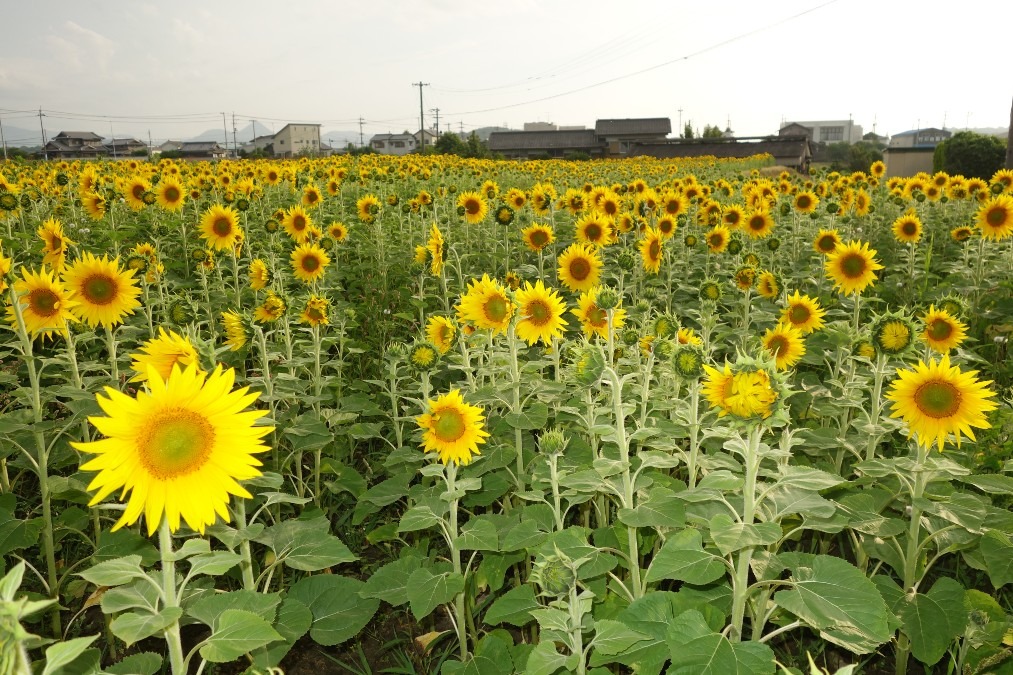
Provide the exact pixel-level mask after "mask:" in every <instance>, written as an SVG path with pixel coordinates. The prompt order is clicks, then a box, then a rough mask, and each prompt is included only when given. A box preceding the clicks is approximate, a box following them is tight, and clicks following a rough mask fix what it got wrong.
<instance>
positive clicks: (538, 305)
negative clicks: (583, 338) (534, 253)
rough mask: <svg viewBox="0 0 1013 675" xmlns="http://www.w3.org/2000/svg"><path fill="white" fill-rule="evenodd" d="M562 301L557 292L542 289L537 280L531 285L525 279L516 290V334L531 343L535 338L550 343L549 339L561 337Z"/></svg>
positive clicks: (539, 281)
mask: <svg viewBox="0 0 1013 675" xmlns="http://www.w3.org/2000/svg"><path fill="white" fill-rule="evenodd" d="M565 311H566V303H565V302H563V299H562V298H560V297H559V294H558V293H557V292H556V291H554V290H552V289H548V288H545V286H544V285H543V284H542V280H541V279H539V280H538V281H537V282H535V285H534V286H532V285H531V282H525V284H524V288H523V289H521V290H519V291H517V315H518V317H520V318H519V320H518V321H517V328H516V330H517V337H519V338H521V339H522V340H524V341H526V342H527V343H528V344H529V345H533V344H535V343H536V342H538V341H539V340H541V341H542V343H543V344H546V345H548V344H551V343H552V338H554V337H562V336H563V327H564V326H566V325H567V324H566V319H564V318H563V313H564V312H565Z"/></svg>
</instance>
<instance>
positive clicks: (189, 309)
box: [169, 298, 197, 326]
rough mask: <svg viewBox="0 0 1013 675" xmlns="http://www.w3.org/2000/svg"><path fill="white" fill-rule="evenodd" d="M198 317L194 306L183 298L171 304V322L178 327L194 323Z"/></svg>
mask: <svg viewBox="0 0 1013 675" xmlns="http://www.w3.org/2000/svg"><path fill="white" fill-rule="evenodd" d="M196 316H197V313H196V312H195V311H194V308H193V306H192V305H191V304H190V303H189V302H188V301H186V300H184V299H183V298H177V299H175V300H173V301H172V302H171V303H169V321H171V322H172V323H174V324H176V325H177V326H183V325H186V324H188V323H192V322H193V321H194V318H195V317H196Z"/></svg>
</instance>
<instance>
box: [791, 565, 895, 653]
mask: <svg viewBox="0 0 1013 675" xmlns="http://www.w3.org/2000/svg"><path fill="white" fill-rule="evenodd" d="M778 558H779V559H780V561H781V562H782V563H784V565H785V566H786V567H787V568H788V569H790V570H791V571H792V578H791V579H790V582H791V584H792V588H791V589H790V590H785V591H779V592H777V593H775V594H774V602H775V603H776V604H778V605H780V606H781V607H783V608H784V609H786V610H787V611H789V612H791V613H792V614H794V615H795V616H797V617H798V618H799V619H801V620H802V621H804V622H806V623H807V624H809V625H810V626H812V627H813V628H815V629H816V630H818V631H820V635H821V636H822V637H823V638H824V639H826V640H829V641H830V642H833V643H834V644H837V645H840V646H841V647H844V648H845V649H848V650H850V651H852V652H854V653H856V654H869V653H871V652H873V651H875V649H876V648H877V647H878V646H879V645H881V644H883V643H884V642H887V641H888V640H889V639H890V638H891V637H892V636H893V630H892V629H891V627H890V623H889V617H890V616H891V614H890V610H889V609H888V608H887V606H886V602H885V601H884V600H883V597H882V596H881V595H880V594H879V591H878V590H876V586H875V585H874V584H873V583H872V581H870V580H869V579H868V578H867V577H866V576H865V575H864V574H862V572H861V571H860V570H859V569H858V568H857V567H855V566H854V565H852V564H850V563H848V562H847V561H845V560H842V559H840V558H835V557H833V556H828V555H808V554H784V555H782V556H778Z"/></svg>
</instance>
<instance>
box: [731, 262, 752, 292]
mask: <svg viewBox="0 0 1013 675" xmlns="http://www.w3.org/2000/svg"><path fill="white" fill-rule="evenodd" d="M755 282H756V268H755V267H750V266H749V265H743V266H742V267H740V268H739V269H737V270H735V285H736V287H738V289H739V290H740V291H748V290H749V289H750V288H752V287H753V284H754V283H755Z"/></svg>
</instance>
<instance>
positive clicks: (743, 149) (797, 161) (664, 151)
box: [629, 135, 812, 172]
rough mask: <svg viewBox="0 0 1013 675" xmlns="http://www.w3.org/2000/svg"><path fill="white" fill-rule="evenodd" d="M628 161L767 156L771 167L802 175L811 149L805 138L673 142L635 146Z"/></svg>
mask: <svg viewBox="0 0 1013 675" xmlns="http://www.w3.org/2000/svg"><path fill="white" fill-rule="evenodd" d="M629 154H630V156H631V157H644V156H646V157H658V158H663V159H668V158H672V157H714V158H717V159H727V158H745V157H752V156H754V155H764V154H766V155H770V156H771V157H773V158H774V163H775V164H778V165H781V166H786V167H789V168H791V169H794V170H795V171H799V172H806V171H808V170H809V164H810V163H811V162H812V146H811V144H810V142H809V138H808V137H807V136H805V135H798V136H762V137H761V136H742V137H738V138H693V139H673V140H668V141H664V142H661V143H635V144H633V145H632V146H631V147H630V152H629Z"/></svg>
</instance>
